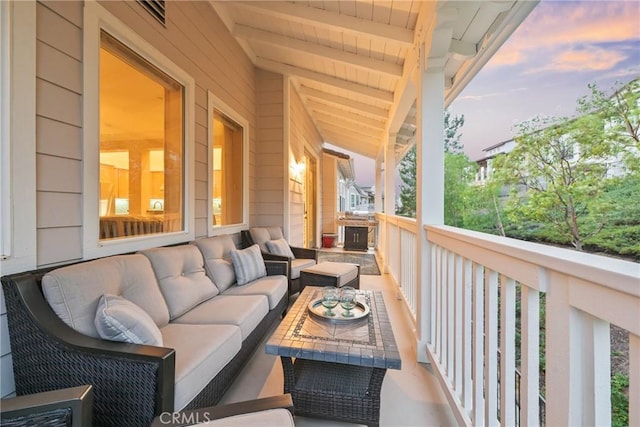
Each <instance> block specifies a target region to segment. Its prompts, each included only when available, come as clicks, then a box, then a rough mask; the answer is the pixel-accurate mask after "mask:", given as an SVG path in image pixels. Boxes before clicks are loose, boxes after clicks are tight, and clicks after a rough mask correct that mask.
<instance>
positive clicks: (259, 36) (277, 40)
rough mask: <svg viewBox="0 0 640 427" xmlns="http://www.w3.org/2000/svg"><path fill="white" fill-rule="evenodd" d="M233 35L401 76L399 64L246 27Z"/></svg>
mask: <svg viewBox="0 0 640 427" xmlns="http://www.w3.org/2000/svg"><path fill="white" fill-rule="evenodd" d="M233 35H234V36H236V37H239V38H241V39H244V40H251V41H254V42H258V43H267V44H270V45H273V46H276V47H279V48H282V49H289V50H293V51H295V52H296V53H298V54H302V55H308V56H314V57H317V58H321V59H325V60H330V61H333V62H339V63H341V64H344V65H347V66H349V67H354V68H357V69H360V70H364V71H367V72H370V73H375V74H382V75H385V76H389V77H393V78H396V79H398V78H400V77H401V76H402V65H399V64H393V63H391V62H386V61H381V60H379V59H374V58H366V57H363V56H360V55H357V54H355V53H351V52H345V51H343V50H339V49H334V48H331V47H327V46H321V45H318V44H316V43H310V42H306V41H303V40H298V39H294V38H291V37H286V36H282V35H279V34H275V33H271V32H269V31H264V30H260V29H257V28H254V27H249V26H246V25H241V24H237V25H236V26H235V28H234V30H233Z"/></svg>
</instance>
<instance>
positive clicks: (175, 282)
mask: <svg viewBox="0 0 640 427" xmlns="http://www.w3.org/2000/svg"><path fill="white" fill-rule="evenodd" d="M141 253H142V254H144V255H145V256H146V257H147V258H149V261H151V264H152V265H153V270H154V271H155V273H156V277H157V279H158V283H159V284H160V290H161V291H162V295H164V299H165V300H166V302H167V306H168V307H169V314H170V316H171V319H175V318H177V317H180V316H182V315H183V314H184V313H186V312H187V311H189V310H191V309H192V308H193V307H195V306H196V305H198V304H200V303H201V302H203V301H206V300H208V299H209V298H212V297H214V296H216V295H218V288H216V286H215V285H214V284H213V282H212V281H211V279H209V277H207V275H206V273H205V271H204V259H203V258H202V254H201V253H200V251H199V250H198V248H196V247H194V246H192V245H182V246H173V247H162V248H153V249H147V250H145V251H142V252H141Z"/></svg>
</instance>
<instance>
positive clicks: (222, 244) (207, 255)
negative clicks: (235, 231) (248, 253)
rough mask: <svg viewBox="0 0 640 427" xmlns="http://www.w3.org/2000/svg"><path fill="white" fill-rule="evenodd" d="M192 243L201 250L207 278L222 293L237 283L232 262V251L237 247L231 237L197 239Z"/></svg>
mask: <svg viewBox="0 0 640 427" xmlns="http://www.w3.org/2000/svg"><path fill="white" fill-rule="evenodd" d="M191 243H192V244H194V245H195V246H197V247H198V249H200V252H201V253H202V256H203V258H204V267H205V270H206V272H207V276H209V278H210V279H211V280H212V281H213V283H214V284H215V285H216V287H217V288H218V290H219V291H220V292H223V291H224V290H225V289H227V288H228V287H229V286H231V285H233V284H234V283H235V282H236V273H235V271H234V269H233V263H232V261H231V251H233V250H235V249H236V245H235V243H233V240H232V239H231V236H229V235H226V234H224V235H221V236H214V237H207V238H204V239H196V240H195V241H193V242H191Z"/></svg>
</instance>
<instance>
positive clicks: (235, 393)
mask: <svg viewBox="0 0 640 427" xmlns="http://www.w3.org/2000/svg"><path fill="white" fill-rule="evenodd" d="M360 286H361V288H362V289H370V290H375V291H382V292H383V295H384V300H385V304H386V306H387V311H388V312H389V317H390V318H391V322H392V325H393V331H394V334H395V338H396V342H397V344H398V347H399V348H400V353H401V357H402V369H401V370H388V371H387V375H386V376H385V379H384V383H383V385H382V403H381V410H380V412H381V413H380V425H381V426H393V427H396V426H397V427H400V426H415V427H426V426H455V425H457V424H456V421H455V418H454V417H453V414H452V412H451V409H450V408H449V406H448V404H447V402H446V399H445V397H444V395H443V393H442V391H441V388H440V385H439V384H438V381H437V379H436V377H435V376H434V375H433V374H432V373H431V370H430V367H429V366H428V365H426V364H422V363H417V362H416V357H415V355H416V350H415V346H416V343H415V339H414V338H413V336H414V335H413V332H412V323H411V322H410V320H409V317H408V315H407V314H406V311H405V309H404V305H403V303H402V302H401V301H400V300H398V299H397V292H396V288H395V287H394V285H393V284H392V281H391V280H390V279H389V276H388V275H385V274H383V275H382V276H361V279H360ZM265 342H266V339H265ZM282 392H283V377H282V366H281V365H280V361H279V360H278V358H277V357H276V356H272V355H267V354H265V353H264V342H263V343H262V345H261V346H260V348H259V349H258V351H256V353H255V354H254V355H253V357H252V359H251V360H250V361H249V363H248V365H247V366H246V367H245V368H244V370H243V372H242V374H241V375H240V376H239V377H238V379H237V380H236V381H235V382H234V384H233V385H232V386H231V388H230V389H229V391H228V392H227V393H226V394H225V396H224V397H223V399H222V401H221V402H220V403H221V404H222V403H232V402H239V401H244V400H250V399H255V398H259V397H267V396H273V395H279V394H282ZM352 425H353V424H349V423H339V422H333V421H326V420H321V419H312V418H304V417H296V426H297V427H301V426H302V427H305V426H323V427H324V426H327V427H331V426H352ZM265 427H268V426H265Z"/></svg>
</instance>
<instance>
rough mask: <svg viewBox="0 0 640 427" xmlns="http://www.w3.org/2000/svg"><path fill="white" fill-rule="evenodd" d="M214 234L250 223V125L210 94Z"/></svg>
mask: <svg viewBox="0 0 640 427" xmlns="http://www.w3.org/2000/svg"><path fill="white" fill-rule="evenodd" d="M209 112H210V114H209V116H210V121H209V126H210V134H209V140H210V142H209V151H210V154H209V159H210V163H209V164H210V165H211V167H210V180H209V182H210V189H209V191H210V195H211V197H210V200H211V202H210V212H211V214H210V225H211V227H210V230H211V233H212V234H215V233H216V232H215V230H216V229H220V228H223V227H224V228H225V232H233V231H234V230H233V228H237V227H238V226H242V225H244V224H246V223H247V221H246V211H247V188H246V183H247V179H246V170H247V167H246V160H247V146H248V135H247V133H248V122H247V121H246V120H244V119H242V118H241V117H240V116H239V115H238V114H237V113H235V112H234V111H233V110H231V109H230V108H229V107H227V106H226V105H224V103H222V102H221V101H220V100H219V99H217V98H216V97H215V96H214V95H213V94H211V93H209Z"/></svg>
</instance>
